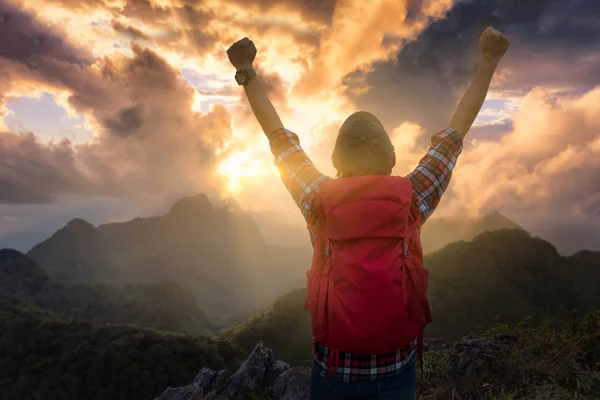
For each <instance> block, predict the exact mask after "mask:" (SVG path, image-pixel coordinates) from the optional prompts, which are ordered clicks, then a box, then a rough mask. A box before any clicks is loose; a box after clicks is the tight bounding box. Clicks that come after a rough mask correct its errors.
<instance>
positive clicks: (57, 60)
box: [0, 0, 600, 253]
mask: <svg viewBox="0 0 600 400" xmlns="http://www.w3.org/2000/svg"><path fill="white" fill-rule="evenodd" d="M488 25H492V26H494V27H495V28H497V29H499V30H500V31H502V32H504V33H505V34H506V35H507V36H508V37H509V38H510V39H511V47H510V49H509V52H508V53H507V55H506V56H505V57H504V58H503V59H502V61H501V62H500V65H499V67H498V70H497V73H496V75H495V77H494V79H493V81H492V85H491V89H490V92H489V94H488V97H487V100H486V102H485V104H484V106H483V109H482V111H481V113H480V114H479V116H478V118H477V120H476V122H475V125H474V127H473V128H472V130H471V131H470V132H469V134H468V135H467V138H466V139H465V143H464V150H463V153H462V154H461V155H460V157H459V159H458V163H457V166H456V168H455V171H454V174H453V176H452V180H451V183H450V186H449V188H448V191H447V193H446V194H445V196H444V198H443V199H442V201H441V202H440V205H439V207H438V209H437V210H436V212H435V214H434V218H435V217H451V218H466V217H477V216H478V215H481V214H483V213H486V212H489V211H491V210H497V211H500V212H501V213H503V214H505V215H506V216H508V217H509V218H512V219H513V220H515V221H516V222H518V223H520V224H521V225H522V226H524V227H525V228H526V229H528V230H529V231H531V232H532V233H533V234H536V235H539V236H541V237H543V238H545V239H547V240H549V241H551V242H552V243H553V244H555V245H556V246H557V247H558V248H559V250H561V251H562V252H565V253H572V252H575V251H576V250H578V249H584V248H587V249H596V250H600V2H598V1H596V0H528V1H522V0H420V1H416V0H393V1H392V0H387V1H386V0H373V1H370V2H365V1H362V0H321V1H319V0H283V1H271V0H244V1H241V0H203V1H201V0H0V38H1V39H0V247H3V246H5V247H16V248H19V249H21V250H27V248H28V247H30V246H31V245H33V244H35V242H37V241H39V240H40V239H41V238H43V237H45V236H47V235H48V233H51V232H53V231H54V230H56V229H58V228H59V227H60V226H62V225H64V224H65V223H66V222H67V221H68V220H70V219H71V218H73V217H80V218H84V219H86V220H88V221H90V222H92V223H94V224H100V223H105V222H112V221H122V220H127V219H131V218H134V217H137V216H149V215H156V214H160V213H164V212H166V211H167V210H168V207H169V206H170V205H171V204H172V203H173V201H174V200H176V199H177V198H179V197H181V196H184V195H192V194H196V193H207V194H208V195H209V196H210V197H211V198H213V199H219V198H229V197H234V198H235V199H236V201H237V202H238V203H239V204H240V205H241V206H242V207H243V208H244V209H246V210H248V211H249V212H252V213H253V215H254V216H255V218H256V219H257V221H258V222H259V225H260V226H261V229H262V231H263V233H264V235H265V237H266V239H267V241H268V242H269V243H274V244H294V245H296V244H299V243H300V242H302V241H305V240H306V239H307V236H306V235H305V232H303V231H302V229H303V228H304V227H305V223H304V222H303V220H302V217H301V214H300V212H299V211H298V210H296V209H295V205H294V203H293V201H292V200H291V198H290V196H289V194H288V193H287V191H286V190H285V188H284V187H283V184H281V182H280V181H279V175H278V172H277V170H276V168H275V167H274V165H273V157H272V155H271V154H270V150H269V146H268V141H267V139H266V138H265V137H264V134H263V133H262V131H261V129H260V126H259V125H258V123H257V121H256V120H255V118H254V116H253V114H252V112H251V109H250V107H249V105H248V103H247V100H246V99H245V97H244V93H243V90H242V88H240V87H239V86H238V85H237V84H236V83H235V80H234V74H235V70H234V68H233V67H232V66H231V64H230V63H229V61H228V59H227V55H226V49H227V48H228V47H229V46H230V45H231V44H232V43H233V42H235V41H236V40H239V39H241V38H243V37H245V36H247V37H249V38H250V39H252V40H253V41H254V43H255V44H256V47H257V50H258V54H257V58H256V62H255V68H256V70H257V71H258V74H259V76H260V77H261V80H262V82H263V84H264V85H265V88H266V90H267V92H268V95H269V97H270V99H271V100H272V102H273V103H274V105H275V107H276V109H277V110H278V112H279V114H280V116H281V119H282V121H283V123H284V125H285V126H286V128H288V129H290V130H292V131H294V132H295V133H297V134H298V136H299V138H300V141H301V144H302V145H303V147H304V148H305V150H306V152H307V153H308V155H309V156H310V157H311V158H312V160H313V162H314V163H315V165H316V166H317V167H318V168H319V169H320V170H321V171H322V172H324V173H327V174H331V175H333V174H334V173H335V172H334V170H333V167H332V165H331V162H330V156H331V151H332V148H333V143H334V141H335V137H336V134H337V130H338V129H339V127H340V125H341V123H342V122H343V120H344V119H345V118H346V117H347V116H348V115H349V114H351V113H352V112H354V111H358V110H366V111H370V112H372V113H374V114H375V115H377V116H378V117H379V118H380V119H381V120H382V122H383V124H384V126H385V127H386V130H387V131H388V132H389V133H390V135H391V137H392V140H393V142H394V145H395V148H396V151H397V159H398V163H397V166H396V168H395V170H394V173H396V174H401V175H404V174H407V173H409V172H410V171H411V170H412V169H413V168H414V167H415V166H416V165H417V163H418V161H419V159H420V158H421V157H422V156H423V154H424V153H425V151H426V149H427V145H428V143H429V140H430V137H431V135H432V134H433V133H435V132H437V131H439V130H442V129H445V128H447V124H448V123H449V121H450V119H451V117H452V113H453V112H454V109H455V107H456V105H457V103H458V101H459V100H460V96H461V95H462V94H463V93H464V91H465V89H466V87H467V85H468V83H469V81H470V79H471V78H472V77H473V75H474V73H475V70H476V68H477V65H478V63H479V60H480V54H479V49H478V45H477V40H478V38H479V35H480V34H481V33H482V32H483V30H484V29H485V27H486V26H488Z"/></svg>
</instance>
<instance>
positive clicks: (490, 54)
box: [479, 26, 510, 60]
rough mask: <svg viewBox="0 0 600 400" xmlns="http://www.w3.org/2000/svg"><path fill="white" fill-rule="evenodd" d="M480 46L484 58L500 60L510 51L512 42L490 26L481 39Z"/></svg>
mask: <svg viewBox="0 0 600 400" xmlns="http://www.w3.org/2000/svg"><path fill="white" fill-rule="evenodd" d="M479 46H480V47H481V52H482V53H483V57H484V58H487V59H493V60H500V58H502V56H503V55H504V53H506V50H508V46H510V40H508V38H507V37H506V36H504V35H503V34H502V33H501V32H499V31H497V30H495V29H494V28H492V27H491V26H488V27H487V28H486V30H485V31H484V32H483V34H482V35H481V37H480V38H479Z"/></svg>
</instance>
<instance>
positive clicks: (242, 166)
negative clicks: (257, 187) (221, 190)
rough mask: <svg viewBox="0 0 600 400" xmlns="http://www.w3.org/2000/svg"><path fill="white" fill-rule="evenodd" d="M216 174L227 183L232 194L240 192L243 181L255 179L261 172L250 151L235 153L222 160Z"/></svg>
mask: <svg viewBox="0 0 600 400" xmlns="http://www.w3.org/2000/svg"><path fill="white" fill-rule="evenodd" d="M217 172H218V173H219V174H220V175H222V176H223V177H225V178H226V179H227V181H228V184H227V188H228V190H229V191H230V192H232V193H237V192H239V191H241V190H242V188H243V183H244V181H245V180H248V179H252V178H254V177H256V176H257V175H258V174H259V173H260V172H261V171H260V166H259V163H258V161H257V160H256V159H254V158H253V154H252V152H251V151H248V150H246V151H237V152H234V153H232V154H231V155H230V156H229V157H228V158H227V159H225V160H223V162H222V163H221V164H219V166H218V167H217Z"/></svg>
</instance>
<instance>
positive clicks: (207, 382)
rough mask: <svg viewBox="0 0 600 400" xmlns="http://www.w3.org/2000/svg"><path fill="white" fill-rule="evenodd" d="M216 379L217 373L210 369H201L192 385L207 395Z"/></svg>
mask: <svg viewBox="0 0 600 400" xmlns="http://www.w3.org/2000/svg"><path fill="white" fill-rule="evenodd" d="M216 379H217V371H215V370H214V369H210V368H206V367H204V368H202V369H201V370H200V372H198V375H196V377H195V378H194V383H195V384H196V385H198V387H199V388H200V389H202V391H204V392H205V393H208V392H209V391H210V389H211V388H212V385H213V383H215V380H216Z"/></svg>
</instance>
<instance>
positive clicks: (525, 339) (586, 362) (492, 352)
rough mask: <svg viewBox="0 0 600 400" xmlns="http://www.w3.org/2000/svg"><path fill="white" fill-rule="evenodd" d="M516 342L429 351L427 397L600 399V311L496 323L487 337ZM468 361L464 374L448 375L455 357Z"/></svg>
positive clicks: (455, 359) (426, 355) (425, 389)
mask: <svg viewBox="0 0 600 400" xmlns="http://www.w3.org/2000/svg"><path fill="white" fill-rule="evenodd" d="M497 333H502V334H511V335H514V337H515V338H516V340H515V341H505V342H500V341H499V342H495V343H494V344H493V346H489V347H480V348H479V349H477V352H478V353H477V355H476V356H473V355H472V354H473V350H471V349H468V350H466V351H463V352H461V351H460V350H458V351H457V352H455V353H450V352H433V351H429V352H427V353H426V354H425V367H426V369H425V381H424V391H425V392H424V398H425V399H461V400H471V399H473V400H475V399H498V400H516V399H522V400H525V399H527V400H542V399H543V400H562V399H565V400H567V399H576V398H581V399H598V398H600V312H595V313H591V314H588V315H585V316H580V317H576V318H573V319H572V320H571V321H570V322H568V323H557V322H554V323H551V322H548V321H546V322H544V323H543V324H542V325H541V326H538V327H528V326H527V325H526V324H525V323H522V324H517V325H513V326H508V325H497V326H496V327H494V328H492V329H490V330H488V331H486V332H483V333H482V335H483V336H493V335H495V334H497ZM451 357H452V358H453V361H454V362H456V361H458V362H463V363H464V362H465V359H469V361H470V362H469V363H467V365H468V366H467V368H466V369H465V372H464V374H461V375H460V376H456V374H455V375H452V374H450V373H449V369H448V368H447V367H448V362H449V361H450V358H451Z"/></svg>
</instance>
